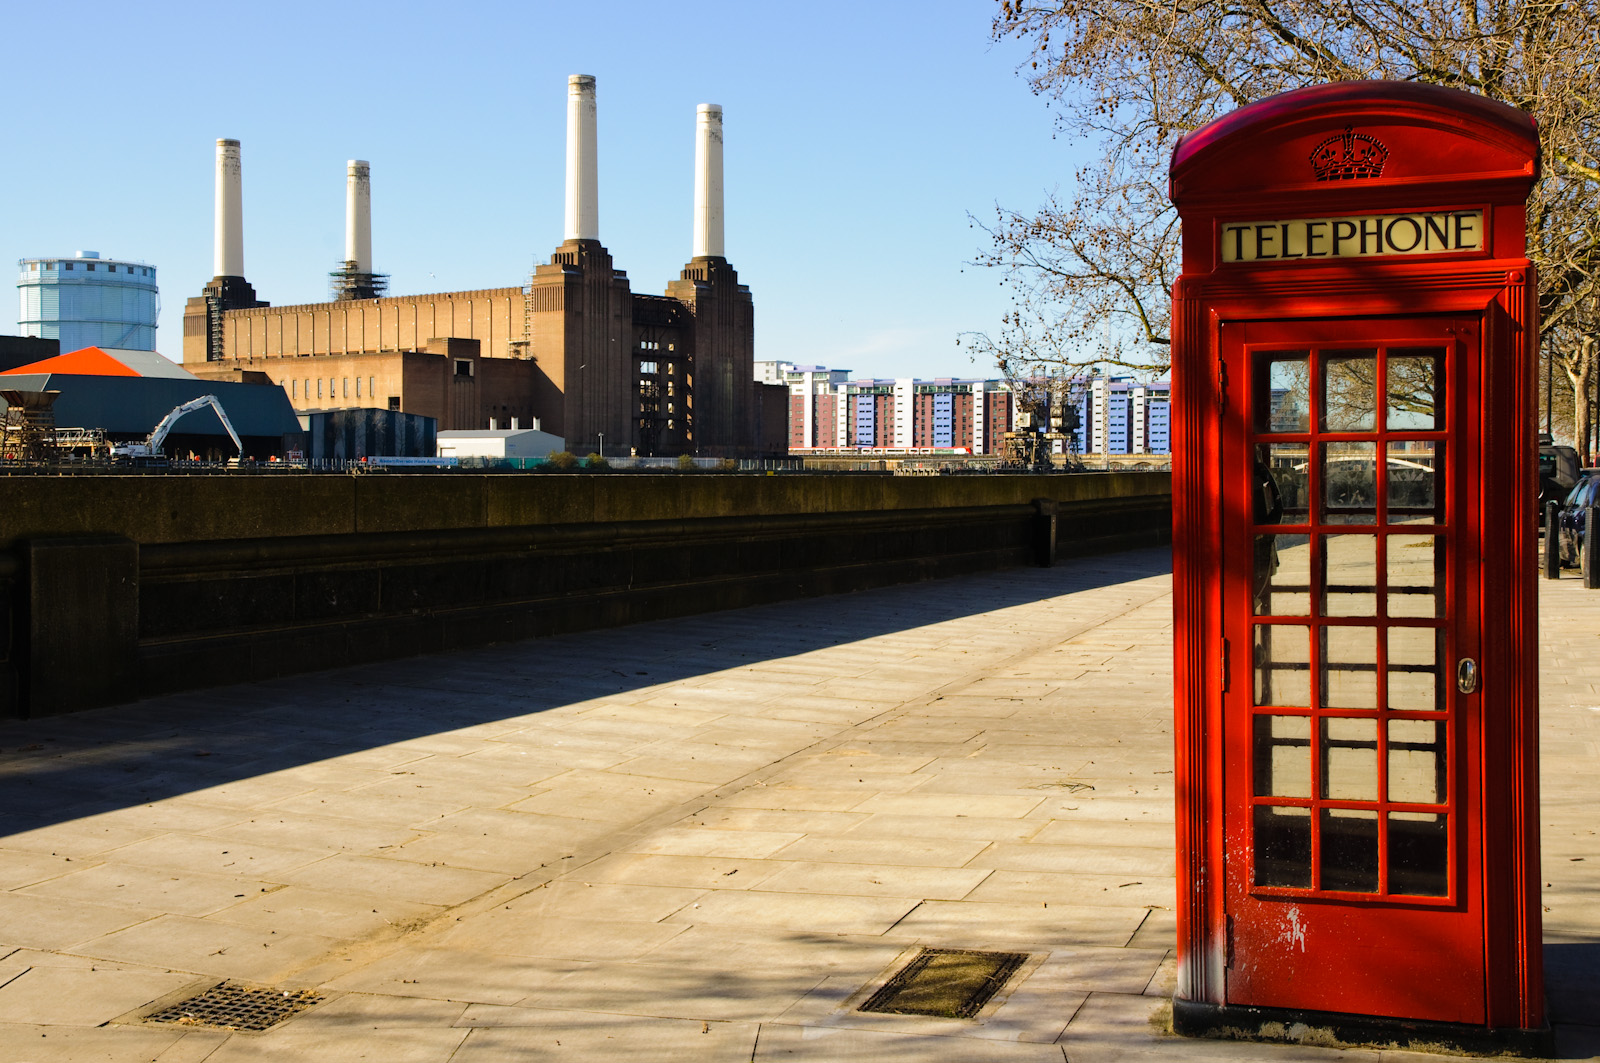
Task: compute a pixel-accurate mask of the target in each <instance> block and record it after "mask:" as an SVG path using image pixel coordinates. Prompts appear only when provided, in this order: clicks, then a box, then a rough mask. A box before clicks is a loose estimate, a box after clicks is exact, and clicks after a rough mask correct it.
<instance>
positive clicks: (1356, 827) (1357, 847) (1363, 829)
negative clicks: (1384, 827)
mask: <svg viewBox="0 0 1600 1063" xmlns="http://www.w3.org/2000/svg"><path fill="white" fill-rule="evenodd" d="M1322 888H1323V889H1325V890H1343V891H1345V892H1347V893H1377V892H1378V814H1377V813H1376V812H1368V811H1366V810H1364V809H1355V808H1325V809H1323V810H1322Z"/></svg>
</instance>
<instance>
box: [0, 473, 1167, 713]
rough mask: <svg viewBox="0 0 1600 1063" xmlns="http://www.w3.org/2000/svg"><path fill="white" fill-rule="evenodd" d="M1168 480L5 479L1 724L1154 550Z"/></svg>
mask: <svg viewBox="0 0 1600 1063" xmlns="http://www.w3.org/2000/svg"><path fill="white" fill-rule="evenodd" d="M1170 491H1171V485H1170V481H1169V479H1168V477H1167V476H1165V475H1162V474H1152V473H1143V474H1135V473H1110V474H1087V475H1076V476H1045V477H1035V476H973V477H904V478H898V477H871V476H820V475H802V476H770V477H768V476H706V475H702V476H694V475H665V476H643V475H641V476H634V475H610V476H608V475H603V474H585V475H554V474H544V475H465V474H453V475H432V476H426V475H422V476H400V475H383V474H375V475H368V476H284V477H271V478H267V477H222V476H218V477H167V476H124V477H94V476H82V477H63V478H47V477H13V478H8V479H7V481H6V493H7V505H6V507H4V509H3V510H0V714H6V715H13V716H23V715H45V714H49V713H54V712H65V711H71V710H74V709H80V708H88V707H92V706H95V705H104V704H113V703H117V702H121V701H128V700H132V699H134V698H137V697H143V696H149V695H152V694H157V693H163V692H168V691H174V690H181V689H187V688H194V687H201V686H208V685H214V684H220V683H228V682H238V681H243V680H251V679H262V678H268V677H271V676H275V675H283V674H290V673H294V672H303V671H310V670H314V669H319V668H329V667H336V666H338V665H342V664H352V663H357V662H361V661H370V660H380V659H386V658H394V657H401V656H409V655H414V654H420V653H429V652H437V651H441V650H449V649H455V648H459V647H465V646H473V645H482V644H485V643H489V642H496V641H504V640H509V639H517V638H526V637H530V636H536V635H544V634H553V633H558V632H563V631H574V630H583V629H592V628H606V627H613V626H617V625H620V624H626V623H632V622H636V621H641V620H650V619H659V618H664V617H670V616H678V615H687V614H691V613H698V612H704V611H708V610H714V609H725V608H733V607H737V606H743V605H750V604H756V603H759V602H766V601H775V600H780V599H784V598H793V597H801V596H807V595H817V594H829V593H837V592H841V591H851V590H859V589H864V588H868V587H876V586H883V585H886V584H890V583H896V582H904V581H908V580H916V579H923V578H928V577H933V576H942V575H953V574H957V573H963V572H972V571H979V570H983V569H990V568H997V567H1002V566H1008V565H1019V564H1030V563H1049V562H1050V561H1051V560H1052V559H1053V558H1054V557H1055V555H1056V554H1057V553H1058V552H1060V553H1079V552H1088V551H1092V550H1109V549H1121V548H1125V547H1128V546H1133V545H1139V544H1147V543H1155V542H1161V541H1165V540H1166V539H1167V537H1168V535H1169V533H1170V527H1171V520H1170ZM91 584H93V585H92V586H91Z"/></svg>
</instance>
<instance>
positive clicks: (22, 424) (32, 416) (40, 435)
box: [0, 388, 61, 465]
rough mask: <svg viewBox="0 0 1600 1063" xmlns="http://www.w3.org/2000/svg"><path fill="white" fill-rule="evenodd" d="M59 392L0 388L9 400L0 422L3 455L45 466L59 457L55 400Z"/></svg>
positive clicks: (29, 463) (1, 392)
mask: <svg viewBox="0 0 1600 1063" xmlns="http://www.w3.org/2000/svg"><path fill="white" fill-rule="evenodd" d="M60 397H61V392H59V391H19V390H16V389H13V388H7V389H5V390H4V391H0V398H4V399H5V401H6V413H5V423H4V424H3V425H0V457H3V458H4V459H5V460H6V461H18V462H22V463H24V464H28V465H43V464H48V463H49V462H51V461H54V460H55V457H56V413H55V402H56V399H58V398H60Z"/></svg>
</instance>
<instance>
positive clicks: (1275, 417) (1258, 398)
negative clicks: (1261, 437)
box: [1251, 351, 1311, 432]
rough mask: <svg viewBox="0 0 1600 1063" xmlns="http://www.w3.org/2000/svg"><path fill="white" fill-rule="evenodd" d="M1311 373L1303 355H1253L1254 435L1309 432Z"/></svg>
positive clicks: (1294, 353)
mask: <svg viewBox="0 0 1600 1063" xmlns="http://www.w3.org/2000/svg"><path fill="white" fill-rule="evenodd" d="M1310 380H1311V369H1310V362H1309V361H1308V360H1307V357H1306V352H1305V351H1257V352H1256V353H1255V389H1254V391H1255V394H1254V395H1253V396H1252V398H1251V401H1252V402H1253V403H1254V404H1255V411H1256V414H1255V421H1256V431H1257V432H1307V431H1310V429H1311V387H1310Z"/></svg>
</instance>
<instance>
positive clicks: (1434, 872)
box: [1389, 812, 1450, 897]
mask: <svg viewBox="0 0 1600 1063" xmlns="http://www.w3.org/2000/svg"><path fill="white" fill-rule="evenodd" d="M1447 822H1448V821H1447V820H1446V819H1445V817H1444V816H1440V815H1435V814H1433V813H1430V812H1391V813H1389V892H1390V893H1410V894H1413V895H1415V896H1419V897H1448V896H1449V895H1450V835H1449V833H1448V831H1447V829H1446V823H1447Z"/></svg>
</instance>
